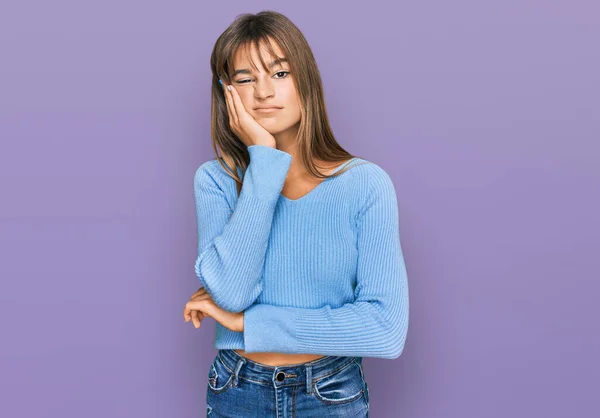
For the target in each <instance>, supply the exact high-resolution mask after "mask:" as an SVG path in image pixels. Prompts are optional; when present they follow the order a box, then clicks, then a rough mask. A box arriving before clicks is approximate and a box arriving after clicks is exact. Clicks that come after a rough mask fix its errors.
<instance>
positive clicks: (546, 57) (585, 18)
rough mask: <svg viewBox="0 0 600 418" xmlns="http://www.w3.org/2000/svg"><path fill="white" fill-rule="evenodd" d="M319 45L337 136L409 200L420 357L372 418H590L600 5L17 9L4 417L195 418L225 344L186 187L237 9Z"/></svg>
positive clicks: (381, 393) (396, 372)
mask: <svg viewBox="0 0 600 418" xmlns="http://www.w3.org/2000/svg"><path fill="white" fill-rule="evenodd" d="M263 9H272V10H276V11H279V12H281V13H283V14H285V15H286V16H288V17H289V18H290V19H291V20H292V21H293V22H294V23H295V24H297V25H298V26H299V28H300V29H301V30H302V31H303V32H304V34H305V36H306V38H307V40H308V42H309V43H310V45H311V47H312V48H313V51H314V54H315V57H316V59H317V62H318V65H319V68H320V70H321V74H322V77H323V83H324V87H325V93H326V102H327V109H328V112H329V116H330V118H331V123H332V126H333V129H334V133H335V135H336V136H337V138H338V140H339V141H340V143H341V144H342V145H343V146H344V147H345V148H347V149H348V150H349V151H350V152H352V153H354V154H358V155H361V156H363V157H364V158H366V159H368V160H371V161H373V162H375V163H377V164H379V165H380V166H381V167H382V168H384V169H385V170H386V171H387V172H388V173H389V174H390V176H391V178H392V180H393V182H394V185H395V187H396V192H397V195H398V200H399V210H400V230H401V231H400V233H401V241H402V246H403V250H404V256H405V261H406V265H407V271H408V278H409V289H410V323H409V331H408V338H407V342H406V346H405V349H404V352H403V353H402V356H401V357H400V358H398V359H396V360H392V361H390V360H384V359H376V358H365V361H364V365H365V374H366V378H367V381H368V382H369V389H370V392H371V413H372V416H373V417H377V418H380V417H383V418H387V417H391V418H396V417H398V418H402V417H410V418H459V417H460V418H466V417H468V418H470V417H473V418H480V417H486V418H495V417H498V418H500V417H527V418H529V417H544V418H559V417H597V416H600V407H599V406H598V405H599V404H598V403H597V401H596V400H595V398H596V396H597V394H598V393H597V392H598V381H599V379H600V367H599V362H600V361H599V360H598V353H599V352H600V333H599V332H598V331H599V326H598V323H597V319H598V317H599V312H598V295H599V292H600V282H599V277H600V273H599V271H600V257H599V255H598V254H599V250H600V233H599V229H600V228H599V223H600V222H599V220H598V214H599V213H600V145H599V142H598V141H599V140H600V101H599V97H600V81H599V80H600V77H599V74H600V48H598V40H599V39H600V7H599V6H598V3H597V2H593V1H582V0H573V1H568V2H567V1H562V2H559V1H541V0H540V1H530V0H526V1H524V0H509V1H502V2H500V1H495V2H483V1H474V0H471V1H465V0H459V1H453V2H447V1H429V2H390V1H370V2H367V3H360V2H359V3H355V4H352V3H347V2H342V1H331V2H323V1H302V2H295V3H291V2H286V3H283V2H275V1H262V2H261V1H229V2H226V3H220V2H200V1H179V2H167V1H131V0H121V1H118V2H117V1H102V2H81V1H73V0H71V1H65V0H58V1H52V2H48V1H28V2H17V1H3V2H2V3H1V5H0V254H1V255H0V257H1V261H0V278H1V282H0V339H1V343H0V416H2V417H6V418H17V417H19V418H20V417H32V418H33V417H35V418H44V417H61V418H75V417H77V418H79V417H88V418H95V417H102V418H104V417H111V418H121V417H123V418H125V417H127V418H154V417H169V418H170V417H181V418H185V417H189V418H192V417H198V416H203V414H204V413H205V408H206V404H205V395H206V383H207V373H208V367H209V364H210V361H211V359H212V358H213V357H214V355H215V354H216V351H215V349H214V347H213V339H214V331H215V323H214V320H212V319H209V320H207V321H206V322H205V323H204V324H203V326H202V328H200V330H197V329H195V328H194V327H193V325H191V324H190V323H185V322H184V320H183V316H182V310H183V306H184V304H185V302H186V301H187V300H188V299H189V297H190V295H191V293H192V292H193V291H194V290H196V289H197V288H198V286H199V282H198V279H197V278H196V277H195V274H194V270H193V265H194V262H195V258H196V219H195V213H194V201H193V188H192V181H193V175H194V172H195V170H196V168H197V167H198V166H199V165H200V164H201V163H202V162H204V161H207V160H209V159H212V158H214V155H213V154H212V149H211V146H210V126H209V111H210V101H209V93H210V90H209V89H210V82H211V80H210V69H209V61H208V60H209V56H210V52H211V49H212V47H213V44H214V42H215V40H216V38H217V36H218V35H219V34H220V33H221V32H222V31H223V30H224V29H225V28H226V27H227V26H228V25H229V24H230V23H231V22H232V21H233V20H234V19H235V17H236V16H237V15H239V14H241V13H246V12H251V13H257V12H259V11H260V10H263Z"/></svg>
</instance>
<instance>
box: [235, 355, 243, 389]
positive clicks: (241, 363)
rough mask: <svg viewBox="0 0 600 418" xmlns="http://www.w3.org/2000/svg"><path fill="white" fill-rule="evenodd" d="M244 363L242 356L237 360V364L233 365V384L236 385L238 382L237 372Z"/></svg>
mask: <svg viewBox="0 0 600 418" xmlns="http://www.w3.org/2000/svg"><path fill="white" fill-rule="evenodd" d="M244 364H246V360H245V359H244V358H241V359H239V360H238V362H237V365H236V366H235V371H234V372H233V375H234V376H233V386H234V387H237V384H238V374H239V373H240V369H241V368H242V366H243V365H244Z"/></svg>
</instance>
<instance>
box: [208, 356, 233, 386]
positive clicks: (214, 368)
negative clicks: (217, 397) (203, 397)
mask: <svg viewBox="0 0 600 418" xmlns="http://www.w3.org/2000/svg"><path fill="white" fill-rule="evenodd" d="M232 381H233V371H231V370H229V368H228V367H227V366H226V365H225V364H224V363H223V361H222V360H221V357H220V356H219V354H217V356H216V357H215V359H214V360H213V362H212V363H211V365H210V367H209V368H208V388H209V389H210V390H211V391H212V392H214V393H222V392H225V391H226V390H227V389H228V388H229V387H230V386H231V383H232Z"/></svg>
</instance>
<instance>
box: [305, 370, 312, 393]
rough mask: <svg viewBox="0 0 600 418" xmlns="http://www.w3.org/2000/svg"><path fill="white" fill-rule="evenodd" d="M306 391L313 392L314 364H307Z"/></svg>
mask: <svg viewBox="0 0 600 418" xmlns="http://www.w3.org/2000/svg"><path fill="white" fill-rule="evenodd" d="M306 393H308V394H309V395H310V394H311V393H312V366H306Z"/></svg>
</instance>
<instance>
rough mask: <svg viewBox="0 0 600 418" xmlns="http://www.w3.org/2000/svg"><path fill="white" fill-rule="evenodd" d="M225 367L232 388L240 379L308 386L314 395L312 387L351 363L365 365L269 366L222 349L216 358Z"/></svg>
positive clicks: (340, 359) (321, 361)
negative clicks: (231, 378)
mask: <svg viewBox="0 0 600 418" xmlns="http://www.w3.org/2000/svg"><path fill="white" fill-rule="evenodd" d="M217 356H218V357H219V360H220V361H221V362H222V363H223V365H224V366H225V367H226V368H227V369H229V371H230V372H231V373H232V374H233V376H232V377H233V385H234V386H237V382H238V378H239V377H240V376H241V377H243V378H244V379H245V380H249V381H251V382H254V383H257V384H262V385H267V386H271V387H273V386H276V387H280V386H291V385H297V384H299V383H306V388H307V392H308V393H311V392H312V383H313V382H314V381H315V380H318V379H320V378H323V377H326V376H329V375H332V374H334V373H336V372H337V371H339V370H341V369H343V368H344V367H345V366H347V365H348V364H350V363H352V362H354V361H355V362H358V363H359V364H361V363H362V357H345V356H324V357H321V358H318V359H316V360H313V361H309V362H306V363H298V364H291V365H283V366H269V365H266V364H262V363H257V362H255V361H252V360H250V359H249V358H246V357H244V356H242V355H240V354H238V353H237V352H236V351H235V350H233V349H221V350H219V353H218V354H217Z"/></svg>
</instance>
